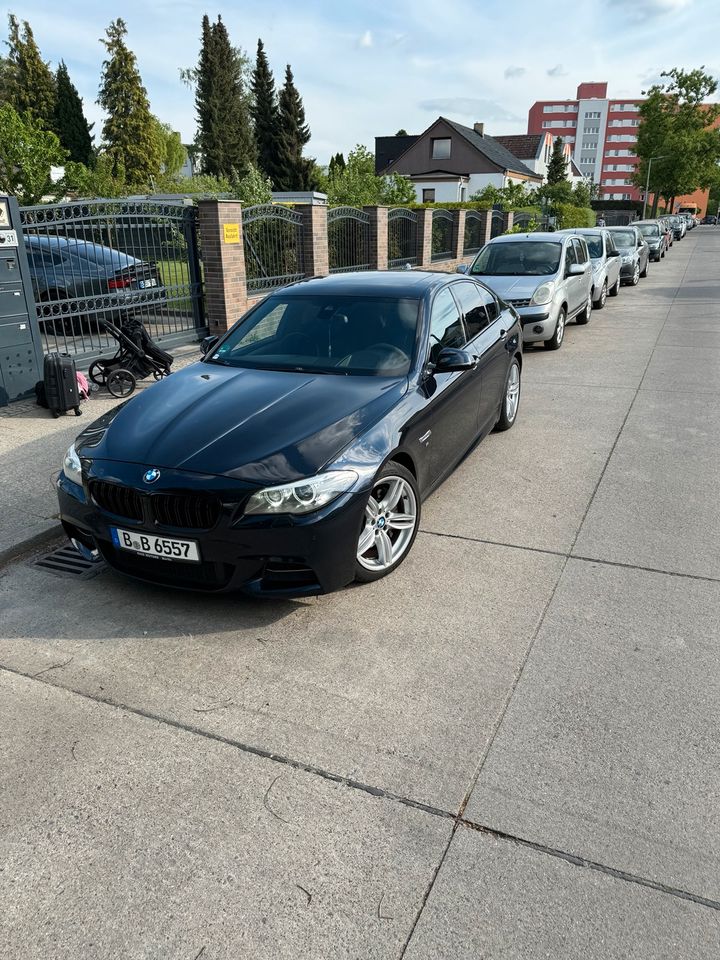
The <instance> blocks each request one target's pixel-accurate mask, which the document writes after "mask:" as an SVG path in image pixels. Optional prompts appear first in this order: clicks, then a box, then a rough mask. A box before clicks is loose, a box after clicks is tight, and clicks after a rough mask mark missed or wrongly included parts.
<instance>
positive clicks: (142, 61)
mask: <svg viewBox="0 0 720 960" xmlns="http://www.w3.org/2000/svg"><path fill="white" fill-rule="evenodd" d="M11 11H12V12H14V13H16V14H17V15H18V16H19V17H20V18H22V19H27V20H28V21H29V22H30V25H31V26H32V28H33V31H34V33H35V38H36V40H37V42H38V44H39V46H40V49H41V52H42V55H43V57H44V59H46V60H49V61H51V65H52V66H53V68H54V67H55V66H56V65H57V63H58V61H59V60H61V59H64V60H65V63H66V64H67V67H68V70H69V71H70V76H71V78H72V80H73V82H74V84H75V86H76V87H77V88H78V90H79V92H80V95H81V96H82V98H83V100H84V105H85V110H86V114H87V116H88V119H89V120H91V121H94V122H95V131H94V132H95V134H96V135H97V134H99V131H100V128H101V123H102V112H101V111H100V109H99V107H98V106H97V105H96V103H95V100H96V98H97V90H98V83H99V77H100V71H101V68H102V61H103V55H104V48H103V47H102V46H101V44H100V42H99V38H100V37H101V36H102V35H103V34H104V30H105V27H106V26H107V24H108V22H109V21H110V20H111V19H113V18H115V17H117V16H122V17H123V19H124V20H125V21H126V23H127V26H128V37H127V41H128V44H129V46H130V48H131V49H132V50H133V51H134V53H135V54H136V56H137V59H138V66H139V68H140V72H141V75H142V78H143V81H144V83H145V86H146V88H147V91H148V95H149V98H150V104H151V108H152V110H153V112H154V113H155V114H156V115H157V116H158V117H159V118H160V119H161V120H163V121H164V122H167V123H170V124H171V125H172V127H173V128H174V129H176V130H179V131H180V133H181V135H182V137H183V140H184V142H190V141H191V140H192V138H193V135H194V131H195V111H194V104H193V94H192V91H191V90H189V89H188V88H187V87H186V86H184V85H183V83H182V82H181V80H180V72H179V71H180V68H182V67H190V66H193V65H194V64H195V63H196V62H197V56H198V50H199V37H200V23H201V19H202V16H203V14H204V13H206V12H207V13H208V14H209V16H210V17H211V18H212V19H214V18H215V16H216V15H217V14H221V15H222V18H223V21H224V22H225V24H226V26H227V28H228V31H229V33H230V37H231V40H232V42H233V44H234V45H236V46H238V47H241V48H242V49H244V50H245V51H246V52H247V53H249V54H250V55H251V56H254V53H255V49H256V45H257V39H258V37H261V38H262V39H263V42H264V44H265V49H266V51H267V54H268V57H269V60H270V65H271V67H272V69H273V71H274V74H275V78H276V81H280V82H282V77H283V74H284V71H285V65H286V64H287V63H290V64H291V66H292V69H293V73H294V74H295V82H296V85H297V87H298V89H299V91H300V94H301V96H302V97H303V100H304V103H305V111H306V115H307V119H308V122H309V124H310V128H311V131H312V139H311V141H310V144H309V147H308V150H307V152H308V155H310V156H315V157H316V158H317V159H318V161H319V162H320V163H327V161H328V160H329V158H330V156H331V155H332V154H333V153H335V152H336V151H338V150H340V151H343V152H344V153H346V154H347V152H348V150H350V149H352V148H353V146H355V144H358V143H362V144H365V145H366V146H367V147H369V148H370V149H371V150H372V149H373V147H374V138H375V137H376V136H382V135H391V134H394V133H395V132H396V131H397V130H398V129H400V128H401V127H404V128H405V129H406V130H407V131H408V132H409V133H421V132H422V131H423V130H424V129H425V128H426V127H428V126H429V124H430V123H431V122H432V121H433V120H434V119H435V118H436V117H437V116H439V115H441V114H442V115H444V116H448V117H450V118H452V119H454V120H458V121H460V122H461V123H467V124H469V125H472V123H473V122H475V121H482V122H483V123H485V129H486V132H487V133H489V134H494V135H500V134H509V133H525V132H526V123H527V112H528V108H529V107H530V106H531V104H532V103H533V102H534V101H535V100H552V99H556V98H557V99H571V98H574V96H575V90H576V88H577V85H578V83H580V82H582V81H608V83H609V88H608V95H609V96H610V97H628V98H629V97H639V96H640V95H641V91H642V90H643V89H646V88H647V87H648V86H649V85H650V84H652V83H653V82H654V81H656V80H657V79H658V77H659V74H660V72H661V71H662V70H667V69H670V68H671V67H675V66H678V67H683V68H686V69H689V68H693V67H699V66H703V65H704V66H705V68H706V69H707V70H708V71H709V72H710V73H712V74H713V76H715V77H720V42H719V40H720V3H718V2H717V0H584V2H579V3H570V2H568V0H564V2H560V0H475V2H471V0H384V2H382V0H365V2H363V3H357V2H353V0H335V2H327V0H302V3H299V2H297V0H236V2H235V3H223V2H218V0H216V2H215V4H214V5H212V6H208V5H207V4H206V3H205V2H196V0H146V2H144V3H143V2H139V0H123V2H122V3H117V4H116V3H114V0H106V2H104V3H102V4H100V3H98V2H97V0H64V2H63V3H60V4H59V3H57V0H52V2H39V0H22V3H18V2H15V3H13V4H11V5H10V6H7V7H4V8H3V10H2V12H3V18H2V19H3V22H5V23H6V22H7V14H8V13H9V12H11ZM719 96H720V94H719Z"/></svg>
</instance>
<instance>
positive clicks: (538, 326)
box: [533, 323, 543, 333]
mask: <svg viewBox="0 0 720 960" xmlns="http://www.w3.org/2000/svg"><path fill="white" fill-rule="evenodd" d="M542 332H543V328H542V324H540V323H536V324H535V326H534V327H533V333H542Z"/></svg>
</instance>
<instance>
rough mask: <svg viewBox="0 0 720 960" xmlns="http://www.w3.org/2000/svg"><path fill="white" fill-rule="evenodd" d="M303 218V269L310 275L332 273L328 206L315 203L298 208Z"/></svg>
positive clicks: (318, 275)
mask: <svg viewBox="0 0 720 960" xmlns="http://www.w3.org/2000/svg"><path fill="white" fill-rule="evenodd" d="M298 209H299V212H300V213H301V214H302V218H303V241H302V242H303V269H304V271H305V274H306V276H308V277H326V276H327V275H328V274H329V273H330V260H329V257H328V223H327V207H321V206H316V205H313V204H309V205H304V206H301V207H299V208H298Z"/></svg>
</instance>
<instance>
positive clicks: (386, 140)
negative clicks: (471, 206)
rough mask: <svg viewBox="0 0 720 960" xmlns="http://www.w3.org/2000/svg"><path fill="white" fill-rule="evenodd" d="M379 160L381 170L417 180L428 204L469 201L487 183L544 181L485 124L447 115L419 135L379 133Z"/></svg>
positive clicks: (531, 184) (533, 183)
mask: <svg viewBox="0 0 720 960" xmlns="http://www.w3.org/2000/svg"><path fill="white" fill-rule="evenodd" d="M375 165H376V172H377V173H378V174H390V173H399V174H401V175H402V176H405V177H408V178H409V179H410V180H412V182H413V184H414V185H415V190H416V193H417V198H418V200H419V201H420V202H424V203H428V202H432V201H437V202H442V203H451V202H454V201H459V200H467V199H468V198H469V197H470V196H472V194H474V193H475V192H476V191H478V190H482V189H483V188H484V187H486V186H488V185H492V186H495V187H505V186H507V185H508V184H510V183H526V184H527V185H528V187H537V186H539V185H540V184H541V183H542V174H541V173H536V172H535V171H534V170H533V169H531V167H530V166H528V165H527V164H526V163H524V162H523V161H522V160H520V159H518V157H516V156H515V155H514V154H513V153H511V152H510V150H508V149H507V147H505V146H504V145H503V144H502V143H501V142H500V141H499V140H498V139H496V138H494V137H491V136H489V135H487V134H486V133H485V131H484V127H483V124H482V123H476V124H475V125H474V126H472V127H466V126H464V125H463V124H461V123H456V122H455V121H454V120H448V119H447V118H446V117H438V118H437V120H435V121H434V122H433V123H431V124H430V126H429V127H428V128H427V130H425V131H424V132H423V133H421V134H420V135H419V136H417V137H408V136H403V137H377V138H376V140H375Z"/></svg>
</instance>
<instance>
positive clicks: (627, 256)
mask: <svg viewBox="0 0 720 960" xmlns="http://www.w3.org/2000/svg"><path fill="white" fill-rule="evenodd" d="M634 259H635V254H634V253H624V254H623V255H622V262H623V263H632V262H633V260H634Z"/></svg>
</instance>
